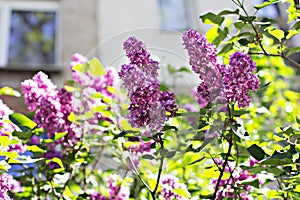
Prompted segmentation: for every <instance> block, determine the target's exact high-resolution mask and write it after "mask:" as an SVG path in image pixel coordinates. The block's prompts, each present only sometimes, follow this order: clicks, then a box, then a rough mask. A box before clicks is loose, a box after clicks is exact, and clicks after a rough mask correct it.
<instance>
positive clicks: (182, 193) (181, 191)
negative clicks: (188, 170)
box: [172, 188, 191, 198]
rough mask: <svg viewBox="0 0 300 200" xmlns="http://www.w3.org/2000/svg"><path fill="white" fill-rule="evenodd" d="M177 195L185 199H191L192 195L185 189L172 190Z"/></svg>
mask: <svg viewBox="0 0 300 200" xmlns="http://www.w3.org/2000/svg"><path fill="white" fill-rule="evenodd" d="M172 191H173V192H174V193H175V194H177V195H179V196H182V197H185V198H190V197H191V195H190V194H189V193H188V192H187V191H186V190H184V189H182V188H175V189H173V190H172Z"/></svg>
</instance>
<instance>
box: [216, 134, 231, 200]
mask: <svg viewBox="0 0 300 200" xmlns="http://www.w3.org/2000/svg"><path fill="white" fill-rule="evenodd" d="M228 143H229V147H228V151H227V153H226V157H225V161H224V163H223V165H222V170H221V171H220V175H219V178H218V181H217V184H216V187H215V192H214V195H213V199H216V196H217V192H218V189H219V185H220V182H221V180H222V177H223V174H224V171H225V168H226V165H227V162H228V160H229V156H230V152H231V149H232V145H233V143H232V131H230V138H229V140H228Z"/></svg>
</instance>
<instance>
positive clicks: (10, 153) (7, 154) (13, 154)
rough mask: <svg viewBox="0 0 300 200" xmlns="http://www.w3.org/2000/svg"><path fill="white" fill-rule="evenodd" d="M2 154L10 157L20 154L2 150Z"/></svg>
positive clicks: (0, 154)
mask: <svg viewBox="0 0 300 200" xmlns="http://www.w3.org/2000/svg"><path fill="white" fill-rule="evenodd" d="M0 156H6V157H8V158H11V159H13V158H16V157H18V156H19V154H18V153H17V152H0Z"/></svg>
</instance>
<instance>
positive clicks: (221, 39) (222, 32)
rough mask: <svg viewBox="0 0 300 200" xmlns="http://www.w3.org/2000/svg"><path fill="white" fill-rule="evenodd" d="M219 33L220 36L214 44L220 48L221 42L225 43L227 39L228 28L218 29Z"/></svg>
mask: <svg viewBox="0 0 300 200" xmlns="http://www.w3.org/2000/svg"><path fill="white" fill-rule="evenodd" d="M217 33H218V36H217V37H216V38H215V39H214V41H213V44H215V45H217V46H218V45H219V44H220V43H221V42H224V40H225V39H226V38H227V34H228V28H227V27H225V28H224V30H222V29H221V28H218V31H217Z"/></svg>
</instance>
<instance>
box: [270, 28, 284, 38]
mask: <svg viewBox="0 0 300 200" xmlns="http://www.w3.org/2000/svg"><path fill="white" fill-rule="evenodd" d="M266 30H267V31H268V33H269V34H271V35H272V36H274V37H275V38H276V39H277V40H278V41H281V40H282V38H284V31H283V30H280V29H276V28H271V27H270V28H267V29H266Z"/></svg>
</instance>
